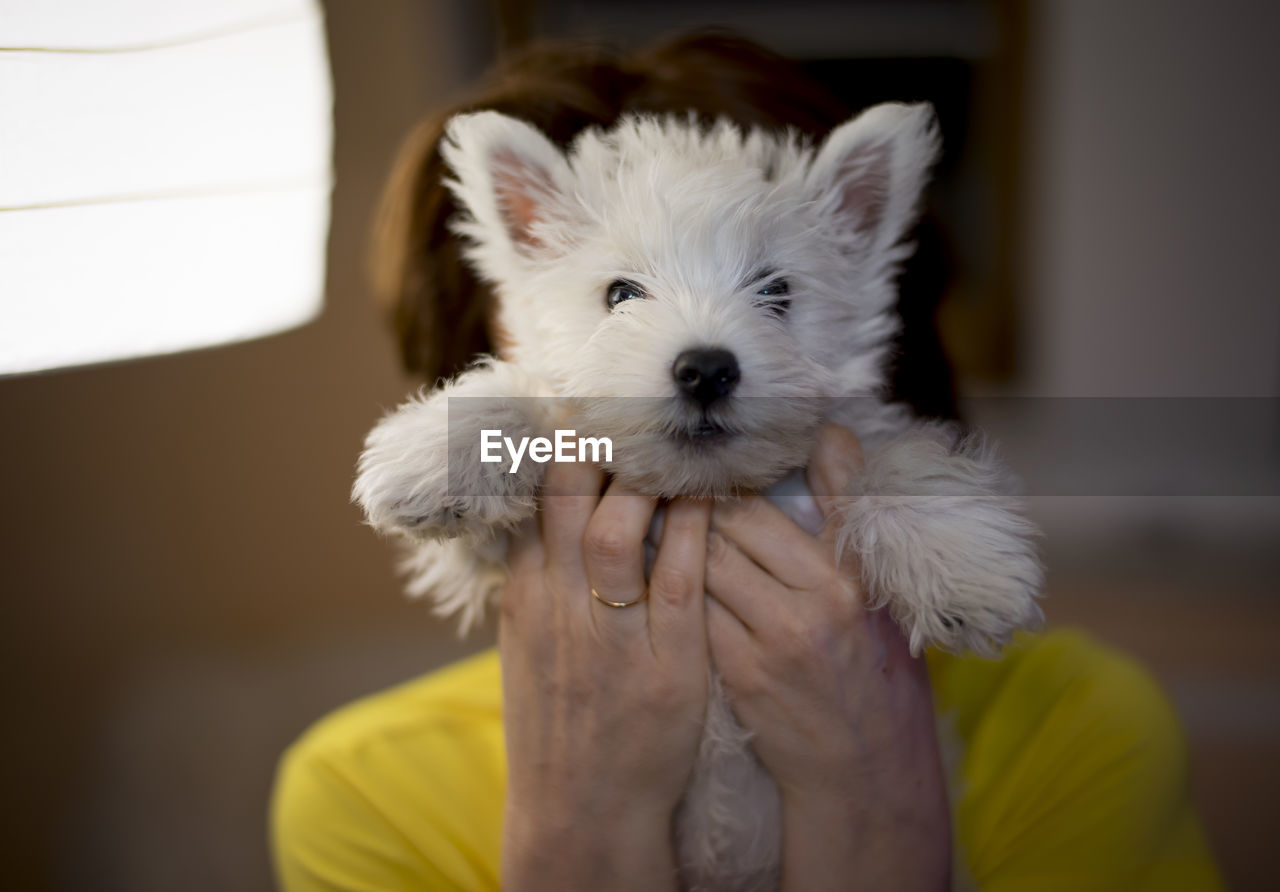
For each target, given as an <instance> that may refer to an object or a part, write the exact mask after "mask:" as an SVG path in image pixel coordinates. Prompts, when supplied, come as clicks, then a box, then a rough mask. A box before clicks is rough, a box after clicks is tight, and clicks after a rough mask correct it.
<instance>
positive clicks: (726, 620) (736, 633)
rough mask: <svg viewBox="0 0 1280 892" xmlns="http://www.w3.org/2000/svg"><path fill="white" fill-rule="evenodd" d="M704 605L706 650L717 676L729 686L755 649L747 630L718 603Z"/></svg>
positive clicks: (710, 602) (756, 642)
mask: <svg viewBox="0 0 1280 892" xmlns="http://www.w3.org/2000/svg"><path fill="white" fill-rule="evenodd" d="M704 600H705V601H706V615H707V646H708V648H709V649H710V652H711V659H712V661H713V662H714V663H715V665H716V669H717V670H719V672H720V675H721V676H722V677H723V678H725V679H726V681H727V682H729V683H730V684H732V683H733V681H734V680H735V679H740V678H741V677H742V675H743V672H744V671H746V667H747V665H748V661H749V660H750V659H751V655H752V654H753V653H755V651H756V650H757V649H758V648H759V646H760V645H759V642H758V641H757V640H756V637H755V635H754V634H752V632H751V630H750V629H749V628H747V627H746V626H744V625H743V624H742V620H740V619H738V617H737V616H736V615H735V614H734V612H733V611H732V610H730V609H729V608H727V607H725V605H724V604H723V603H721V602H720V600H719V599H717V598H714V597H711V598H706V599H704Z"/></svg>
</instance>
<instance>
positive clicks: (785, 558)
mask: <svg viewBox="0 0 1280 892" xmlns="http://www.w3.org/2000/svg"><path fill="white" fill-rule="evenodd" d="M711 528H712V529H714V530H716V531H717V532H719V533H720V534H721V535H723V536H724V537H725V538H726V539H728V540H729V541H730V542H732V543H733V544H734V545H736V546H737V547H738V548H740V549H741V550H742V551H743V552H744V553H745V554H747V555H748V556H750V558H751V559H752V560H753V561H755V562H756V563H757V564H759V565H760V566H761V567H763V568H764V569H765V570H767V571H768V572H769V573H771V574H772V575H774V576H776V577H777V578H778V581H780V582H782V583H784V584H785V585H788V586H791V587H792V588H806V589H807V588H813V587H814V586H816V585H819V584H821V583H822V582H824V581H826V579H827V577H828V576H829V575H830V569H829V567H828V565H829V564H830V563H831V559H830V558H831V555H830V550H829V548H827V547H826V546H823V545H821V544H820V543H819V542H818V540H817V539H815V538H814V537H813V536H810V535H809V534H808V533H806V532H805V531H804V530H802V529H800V527H798V526H797V525H796V523H795V521H793V520H792V519H791V518H789V517H787V515H785V514H783V513H782V511H781V510H780V509H779V508H777V507H776V506H774V505H773V504H772V503H770V502H769V500H768V499H766V498H764V497H763V496H746V497H745V498H741V499H733V500H731V501H724V502H717V503H716V506H715V508H714V510H712V512H711Z"/></svg>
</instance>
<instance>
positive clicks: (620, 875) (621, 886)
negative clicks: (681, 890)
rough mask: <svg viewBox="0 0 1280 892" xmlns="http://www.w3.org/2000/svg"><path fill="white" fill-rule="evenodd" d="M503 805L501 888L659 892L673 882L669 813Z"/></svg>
mask: <svg viewBox="0 0 1280 892" xmlns="http://www.w3.org/2000/svg"><path fill="white" fill-rule="evenodd" d="M549 812H550V810H538V811H532V812H519V811H515V810H513V809H512V808H511V807H508V811H507V821H506V826H505V828H504V832H503V852H502V888H503V889H504V890H507V892H542V890H557V892H576V890H598V889H610V890H617V892H629V890H636V892H664V890H671V892H674V890H675V889H676V888H677V884H676V867H675V858H674V855H673V852H672V845H671V822H670V816H669V815H668V816H665V817H664V816H663V815H661V814H658V813H645V812H640V811H636V810H626V809H624V810H620V811H619V812H617V813H616V814H614V815H609V816H607V817H595V816H591V815H575V816H569V817H567V818H565V819H558V818H555V817H553V816H551V814H550V813H549Z"/></svg>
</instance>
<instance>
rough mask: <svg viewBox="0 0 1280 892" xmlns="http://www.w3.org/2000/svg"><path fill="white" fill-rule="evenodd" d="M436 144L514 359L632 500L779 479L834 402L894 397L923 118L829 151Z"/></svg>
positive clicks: (637, 143) (594, 133) (833, 139)
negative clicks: (563, 400) (604, 452)
mask: <svg viewBox="0 0 1280 892" xmlns="http://www.w3.org/2000/svg"><path fill="white" fill-rule="evenodd" d="M442 151H443V155H444V159H445V162H446V163H447V165H448V167H449V168H450V170H451V171H452V174H453V176H452V179H451V180H450V183H449V185H450V188H451V189H452V190H453V192H454V194H455V197H456V199H457V201H458V203H459V205H460V206H461V207H462V208H463V209H464V211H465V213H464V214H462V215H460V216H459V217H458V218H457V219H456V220H455V221H454V224H453V225H454V228H455V230H456V231H457V232H458V233H459V234H460V235H462V236H463V237H464V238H465V240H466V241H467V244H468V248H467V256H468V259H469V260H470V262H471V263H472V264H473V265H474V266H475V268H476V269H477V271H478V272H479V273H480V275H481V276H482V277H484V278H485V279H486V280H487V281H489V282H490V283H491V285H492V286H493V288H494V292H495V294H496V295H497V299H498V307H497V310H496V315H497V323H498V325H499V326H500V327H501V329H502V330H503V331H504V332H506V333H507V334H508V335H509V337H510V340H511V344H510V347H509V350H508V351H507V353H508V358H509V359H511V360H512V361H514V362H516V363H518V364H520V365H522V366H524V367H526V368H528V369H530V370H531V371H534V372H536V373H538V374H540V375H542V376H544V377H545V378H546V379H547V380H549V381H551V382H552V383H553V385H554V386H555V388H556V389H557V391H558V392H559V393H561V394H563V395H564V396H567V397H570V398H573V399H574V401H575V404H576V405H577V406H578V407H579V408H580V411H581V419H582V420H581V426H582V427H583V428H585V429H586V430H588V431H589V432H590V434H591V435H592V436H607V437H610V438H611V439H612V440H613V444H614V459H615V466H613V467H611V468H610V470H611V471H613V473H615V474H616V475H617V476H619V477H620V478H621V479H623V480H625V481H627V482H629V483H631V484H632V485H634V486H637V487H638V488H640V489H642V490H644V491H646V492H650V493H654V494H660V495H668V496H670V495H677V494H706V495H723V494H727V493H730V492H734V491H736V490H739V489H754V488H759V487H762V486H765V485H767V484H768V483H770V482H772V481H773V480H775V479H776V478H778V477H779V476H781V475H782V473H784V472H785V471H786V470H788V469H790V468H793V467H797V466H799V465H801V464H803V462H804V459H805V457H806V455H807V453H808V449H809V446H810V443H811V440H812V433H813V431H814V429H815V428H816V426H817V424H818V422H819V420H820V419H821V417H822V413H823V407H824V400H826V399H827V398H830V397H836V396H849V395H857V394H868V393H872V392H876V391H878V390H879V389H880V388H881V386H882V385H883V383H884V382H883V378H882V375H883V372H882V369H883V365H884V358H885V357H884V353H885V350H886V349H887V347H888V344H889V341H890V339H891V337H892V335H893V333H894V331H895V329H896V317H895V315H894V314H893V312H892V310H893V302H894V293H893V278H894V274H895V272H896V270H897V267H898V265H899V263H900V262H901V260H902V259H903V258H904V257H905V256H906V254H907V252H908V249H907V248H906V247H904V246H903V245H901V244H900V241H901V239H902V237H903V235H904V233H905V232H906V230H907V228H908V226H909V225H910V224H911V223H912V222H913V220H914V216H915V209H916V206H917V204H918V200H919V197H920V192H921V189H922V187H923V184H924V181H925V177H926V173H927V170H928V167H929V165H930V163H931V162H932V160H933V158H934V156H935V154H936V152H937V134H936V127H935V125H934V121H933V115H932V112H931V110H930V109H929V108H928V107H927V106H919V105H917V106H907V105H892V104H887V105H880V106H876V107H874V108H871V109H869V110H867V111H866V112H864V113H862V114H861V115H859V116H858V117H856V118H854V119H852V120H850V121H848V122H846V123H845V124H844V125H842V126H840V127H839V128H837V129H836V130H834V131H833V132H832V133H831V134H830V136H829V137H827V139H826V140H825V141H824V142H823V143H822V144H821V145H820V146H818V147H816V148H811V147H808V146H806V145H804V144H802V143H801V142H800V141H799V140H798V139H797V138H788V137H779V136H776V135H770V134H767V133H765V132H763V131H758V130H754V131H750V132H745V133H744V132H743V131H740V130H739V129H737V128H735V127H733V126H732V125H730V124H728V123H720V124H716V125H714V126H711V127H707V126H703V125H700V124H698V123H696V122H695V121H693V120H692V119H677V118H670V117H668V118H648V117H626V118H623V119H622V120H621V121H620V122H619V124H618V125H616V126H615V127H613V128H612V129H610V130H607V131H599V130H587V131H585V132H584V133H583V134H581V135H580V136H579V137H578V139H577V140H576V141H575V142H574V143H573V145H572V146H571V147H570V149H569V150H568V152H562V151H560V150H559V149H557V148H556V146H555V145H554V144H553V143H552V142H551V141H549V140H548V139H547V138H546V137H545V136H544V135H543V134H541V133H540V132H538V131H537V130H536V129H534V128H533V127H531V126H529V125H527V124H525V123H523V122H521V121H518V120H516V119H513V118H510V117H506V116H504V115H501V114H498V113H496V112H480V113H476V114H469V115H460V116H458V117H456V118H454V119H453V120H452V121H451V122H450V123H449V125H448V127H447V129H446V140H445V142H444V144H443V146H442Z"/></svg>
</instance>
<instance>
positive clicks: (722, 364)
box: [671, 347, 742, 409]
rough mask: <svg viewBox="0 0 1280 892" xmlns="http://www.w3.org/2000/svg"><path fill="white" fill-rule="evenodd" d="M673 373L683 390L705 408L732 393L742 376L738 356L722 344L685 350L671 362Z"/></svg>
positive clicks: (682, 391)
mask: <svg viewBox="0 0 1280 892" xmlns="http://www.w3.org/2000/svg"><path fill="white" fill-rule="evenodd" d="M671 376H672V377H673V378H674V379H675V382H676V387H677V388H679V389H680V392H681V393H683V394H684V395H685V396H686V397H688V398H689V399H691V400H693V401H694V402H696V403H697V404H698V405H700V406H702V408H703V409H706V408H707V407H709V406H710V405H711V404H712V403H714V402H716V401H717V400H721V399H724V398H725V397H727V396H728V395H729V394H731V393H732V392H733V389H734V388H735V387H737V386H738V381H739V379H740V378H741V377H742V375H741V373H740V372H739V370H738V359H737V357H735V356H734V355H733V354H732V353H730V352H729V351H728V350H725V349H724V348H722V347H698V348H695V349H693V350H685V351H684V352H683V353H681V354H680V355H679V356H677V357H676V361H675V362H674V363H672V365H671Z"/></svg>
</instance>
